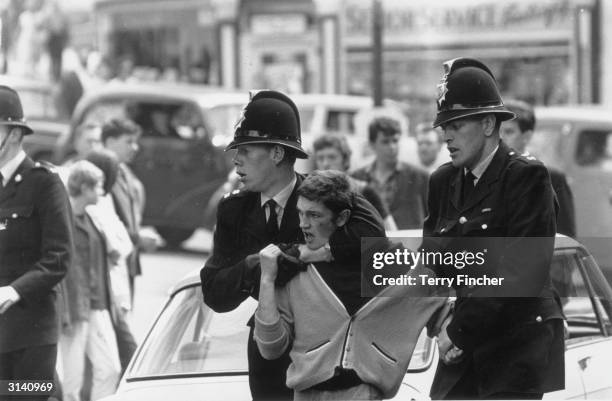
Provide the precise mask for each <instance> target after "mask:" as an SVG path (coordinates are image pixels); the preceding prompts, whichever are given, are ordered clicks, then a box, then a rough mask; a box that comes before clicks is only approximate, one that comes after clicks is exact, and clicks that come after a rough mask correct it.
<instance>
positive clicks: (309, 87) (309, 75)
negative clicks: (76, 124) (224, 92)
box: [0, 0, 612, 123]
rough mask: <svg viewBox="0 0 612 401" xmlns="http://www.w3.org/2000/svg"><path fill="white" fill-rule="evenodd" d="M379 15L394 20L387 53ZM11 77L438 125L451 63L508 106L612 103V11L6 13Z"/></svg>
mask: <svg viewBox="0 0 612 401" xmlns="http://www.w3.org/2000/svg"><path fill="white" fill-rule="evenodd" d="M375 3H379V6H380V8H381V9H382V12H381V13H380V19H379V21H380V23H381V26H382V28H381V30H382V35H381V36H382V40H381V43H380V49H378V48H377V46H375V45H374V43H375V42H376V41H375V40H373V36H374V35H373V34H372V32H373V29H372V26H373V22H376V21H375V20H376V18H375V16H376V15H378V14H377V13H376V12H374V9H375V7H376V4H375ZM0 9H1V10H2V36H1V50H2V52H1V53H2V54H1V55H0V57H1V63H0V67H1V69H2V71H3V72H5V73H9V74H11V75H25V76H30V77H36V78H40V79H46V80H56V81H57V80H59V79H60V77H61V74H62V72H63V71H70V70H77V69H81V70H82V71H83V72H85V73H87V75H88V76H89V78H91V79H95V80H110V79H121V80H126V79H129V80H139V81H159V80H164V81H184V82H189V83H199V84H208V85H219V86H222V87H225V88H262V87H270V88H276V89H280V90H285V91H287V92H290V93H342V94H353V95H372V94H373V91H374V90H375V89H376V88H374V87H373V79H372V71H373V68H372V62H373V57H375V56H376V52H377V51H380V52H381V53H382V71H381V82H380V85H381V90H382V93H383V94H384V96H385V97H388V98H392V99H394V100H397V101H402V102H405V103H406V104H407V105H408V110H407V111H406V112H407V113H408V115H409V116H410V117H411V123H418V122H420V121H422V120H429V119H431V116H432V112H433V107H434V105H435V103H434V102H433V99H434V94H435V84H436V83H437V81H438V80H439V77H440V73H441V62H442V61H444V60H447V59H450V58H453V57H456V56H475V57H477V58H479V59H481V60H483V61H484V62H485V63H487V65H489V66H490V67H491V68H492V70H493V72H494V74H495V75H496V77H497V78H498V80H499V83H500V85H501V88H502V90H503V92H504V95H506V96H512V97H519V98H521V99H524V100H528V101H530V102H533V103H535V104H537V105H557V104H567V103H605V104H608V103H610V102H612V82H611V79H612V78H611V77H612V32H610V31H612V28H611V27H610V24H609V23H608V24H606V21H609V20H610V17H612V4H610V2H606V1H602V0H512V1H495V0H463V1H461V2H457V1H452V0H436V1H421V0H410V1H405V0H404V1H402V0H384V1H364V0H131V1H127V0H25V1H23V0H3V1H2V2H1V3H0Z"/></svg>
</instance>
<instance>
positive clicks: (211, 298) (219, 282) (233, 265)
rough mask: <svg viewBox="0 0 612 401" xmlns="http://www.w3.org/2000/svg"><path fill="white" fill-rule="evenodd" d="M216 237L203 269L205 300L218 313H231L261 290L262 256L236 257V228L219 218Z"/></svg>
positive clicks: (237, 249)
mask: <svg viewBox="0 0 612 401" xmlns="http://www.w3.org/2000/svg"><path fill="white" fill-rule="evenodd" d="M221 209H222V207H221V205H220V206H219V210H218V211H217V226H216V228H215V233H214V237H213V251H212V255H211V256H210V258H209V259H208V260H207V261H206V264H205V265H204V267H203V268H202V270H201V271H200V278H201V282H202V292H203V294H204V302H205V303H206V305H208V306H209V307H210V308H211V309H212V310H214V311H215V312H228V311H231V310H233V309H235V308H236V307H238V305H240V304H241V303H242V302H243V301H244V300H245V299H247V298H248V297H249V296H250V295H254V296H256V293H257V290H258V289H259V276H260V274H261V273H260V269H259V255H257V254H253V255H249V256H247V257H246V258H242V257H240V256H236V255H237V253H238V252H239V251H240V247H239V245H238V244H236V241H235V240H234V234H233V229H232V227H231V226H230V224H228V222H227V221H225V220H224V219H222V218H221V219H220V218H219V216H221V215H222V213H221Z"/></svg>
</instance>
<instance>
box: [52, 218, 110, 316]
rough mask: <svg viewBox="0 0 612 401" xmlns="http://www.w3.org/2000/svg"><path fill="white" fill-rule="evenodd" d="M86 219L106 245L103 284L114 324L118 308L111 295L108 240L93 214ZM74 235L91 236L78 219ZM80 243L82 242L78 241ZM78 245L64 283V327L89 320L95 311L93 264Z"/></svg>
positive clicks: (62, 296) (101, 241)
mask: <svg viewBox="0 0 612 401" xmlns="http://www.w3.org/2000/svg"><path fill="white" fill-rule="evenodd" d="M86 218H87V219H89V221H90V222H91V224H92V226H93V227H94V229H95V231H96V232H97V235H98V238H99V240H100V244H101V246H102V250H101V252H102V255H104V258H103V262H104V265H103V266H102V269H103V272H104V278H105V279H104V282H102V283H99V284H101V285H103V286H104V295H105V298H106V300H105V303H106V304H107V305H108V311H109V313H110V316H111V319H112V321H113V322H114V321H115V320H116V316H115V306H114V305H113V297H112V296H111V288H110V283H111V281H110V280H111V278H110V271H109V267H108V257H107V248H106V239H105V237H104V235H103V234H102V232H101V231H100V227H99V225H98V223H97V222H96V220H95V219H94V218H92V217H91V216H90V215H89V214H86ZM74 221H75V227H74V236H75V237H76V239H78V237H77V236H78V235H84V236H87V235H88V233H87V231H86V228H85V227H82V226H81V225H80V224H79V223H78V220H77V219H74ZM75 242H76V243H78V240H77V241H75ZM77 248H78V246H77V245H76V244H75V253H74V255H73V257H72V264H71V266H70V269H69V271H68V274H66V278H65V279H64V280H63V281H62V282H61V289H62V292H61V306H62V310H61V313H62V324H64V325H72V324H74V323H77V322H82V321H87V320H89V315H90V311H91V288H90V283H91V274H92V271H91V268H90V266H91V261H90V260H87V259H86V258H84V256H85V255H81V254H79V250H78V249H77Z"/></svg>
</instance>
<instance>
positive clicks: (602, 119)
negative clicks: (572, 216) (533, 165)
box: [527, 106, 612, 283]
mask: <svg viewBox="0 0 612 401" xmlns="http://www.w3.org/2000/svg"><path fill="white" fill-rule="evenodd" d="M536 121H537V124H536V130H535V132H534V135H533V137H532V139H531V141H530V143H529V146H528V148H527V150H528V151H529V152H530V153H531V154H533V155H534V156H536V157H537V158H538V159H540V160H541V161H542V162H543V163H544V164H545V165H547V166H550V167H554V168H557V169H559V170H561V171H563V172H564V173H565V174H566V176H567V180H568V183H569V185H570V187H571V189H572V192H573V194H574V204H575V210H576V231H577V238H578V239H579V240H580V242H582V243H583V244H584V245H586V246H587V247H588V248H589V250H590V251H591V252H592V254H593V256H595V258H596V259H597V261H598V262H599V264H600V266H601V268H602V270H603V272H604V275H605V276H606V277H607V278H608V280H609V282H610V283H612V253H610V251H609V250H610V238H612V113H611V110H610V109H609V108H605V107H599V106H563V107H540V108H536Z"/></svg>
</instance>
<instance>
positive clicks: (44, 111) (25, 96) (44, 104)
mask: <svg viewBox="0 0 612 401" xmlns="http://www.w3.org/2000/svg"><path fill="white" fill-rule="evenodd" d="M18 90H19V98H20V99H21V104H22V106H23V110H25V112H26V118H30V119H39V118H43V119H51V120H57V119H59V113H58V110H57V108H56V107H55V102H54V100H53V97H52V96H51V93H49V92H44V91H37V90H29V89H27V88H20V89H18Z"/></svg>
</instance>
